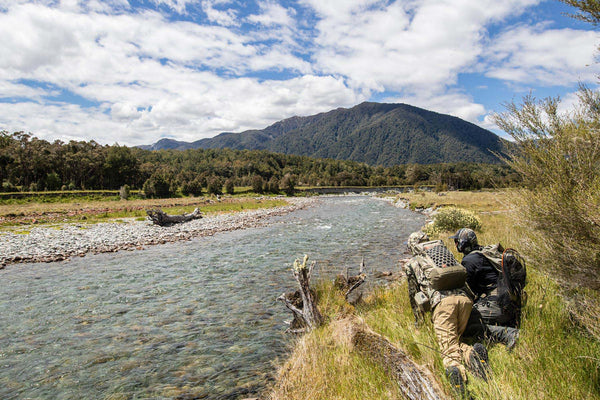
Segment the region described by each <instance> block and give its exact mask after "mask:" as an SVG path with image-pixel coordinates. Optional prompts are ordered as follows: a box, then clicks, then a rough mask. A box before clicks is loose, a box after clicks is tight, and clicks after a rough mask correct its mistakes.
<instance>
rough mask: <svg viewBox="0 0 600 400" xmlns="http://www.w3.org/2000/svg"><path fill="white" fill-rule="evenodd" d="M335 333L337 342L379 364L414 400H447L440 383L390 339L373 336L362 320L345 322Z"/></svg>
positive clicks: (340, 323)
mask: <svg viewBox="0 0 600 400" xmlns="http://www.w3.org/2000/svg"><path fill="white" fill-rule="evenodd" d="M337 324H338V326H337V327H335V328H334V329H335V330H336V331H337V333H336V334H335V335H334V337H336V338H337V340H343V341H345V342H346V343H345V344H346V345H348V346H350V349H351V350H353V351H358V352H359V353H361V354H362V355H363V356H365V357H367V358H369V359H370V360H371V361H373V362H375V363H376V364H379V365H381V366H382V367H383V368H384V370H385V371H386V373H388V374H389V375H390V376H392V377H393V378H394V379H395V380H396V381H397V383H398V387H399V388H400V390H401V391H402V393H403V394H404V396H406V398H408V399H411V400H441V399H446V396H445V395H444V393H443V391H442V390H441V389H440V387H439V385H438V383H437V381H436V380H435V379H434V378H433V376H432V375H431V373H430V372H429V371H427V370H426V369H424V368H422V367H420V366H419V365H417V364H416V363H415V362H414V361H413V360H412V359H411V358H410V357H409V356H408V355H407V354H406V353H405V352H404V351H402V350H400V349H398V348H397V347H395V346H394V345H393V344H392V343H391V342H390V341H389V340H388V339H386V338H385V337H383V336H381V335H379V334H377V333H375V332H373V331H372V330H371V329H370V328H369V327H368V326H366V325H365V324H364V322H362V321H360V320H358V321H357V320H342V321H339V322H337Z"/></svg>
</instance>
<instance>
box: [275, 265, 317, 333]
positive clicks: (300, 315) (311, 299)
mask: <svg viewBox="0 0 600 400" xmlns="http://www.w3.org/2000/svg"><path fill="white" fill-rule="evenodd" d="M314 266H315V262H314V261H313V262H311V263H308V256H304V260H303V261H302V262H300V260H296V261H294V268H293V270H294V277H295V278H296V281H297V282H298V285H299V286H300V289H299V290H297V291H295V292H290V293H284V294H282V295H281V296H279V297H278V298H277V300H280V301H282V302H283V303H284V304H285V306H286V307H287V308H288V309H289V310H290V311H291V312H292V314H293V315H294V319H293V320H292V321H291V323H290V327H289V328H288V330H287V331H288V332H291V333H304V332H307V331H310V330H312V329H314V328H316V327H318V326H319V325H321V324H322V323H323V317H322V316H321V313H320V312H319V309H318V308H317V298H316V294H315V292H314V291H313V290H312V289H311V288H310V276H311V274H312V270H313V268H314Z"/></svg>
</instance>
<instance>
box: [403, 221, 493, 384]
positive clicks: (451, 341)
mask: <svg viewBox="0 0 600 400" xmlns="http://www.w3.org/2000/svg"><path fill="white" fill-rule="evenodd" d="M427 240H428V238H427V235H425V234H424V233H422V232H415V233H412V234H411V235H410V237H409V239H408V248H409V250H410V252H411V253H412V255H413V257H412V258H411V259H410V260H409V261H408V262H407V263H406V264H405V265H404V270H405V272H406V275H407V277H408V286H409V296H410V300H411V305H412V307H413V312H414V313H415V318H416V319H417V322H419V321H422V319H423V315H424V313H425V312H426V311H430V310H431V312H432V313H431V319H432V322H433V327H434V330H435V334H436V338H437V341H438V345H439V347H440V352H441V353H442V354H443V363H444V367H445V369H446V375H447V376H448V378H449V380H450V382H451V383H452V384H453V385H455V386H456V387H457V388H459V390H461V391H463V390H464V382H465V380H466V371H465V367H464V365H467V366H468V367H469V369H470V370H471V371H472V372H473V373H474V374H475V375H477V376H480V377H483V378H485V377H486V376H487V350H486V349H485V347H484V346H483V345H482V344H481V343H476V344H475V345H474V346H473V347H471V346H469V345H467V344H466V343H462V342H461V341H460V338H461V335H462V334H463V332H464V331H465V329H466V327H467V323H468V321H469V316H470V314H471V309H472V307H473V301H472V300H471V297H470V291H469V289H468V288H467V287H465V285H464V282H465V278H466V271H464V268H463V267H462V266H460V264H458V262H457V261H456V259H454V256H453V255H452V253H450V251H448V249H447V248H446V247H445V246H444V244H443V242H442V241H440V240H438V241H432V242H427ZM436 261H437V262H436ZM436 264H440V266H439V267H438V266H437V265H436ZM442 266H444V267H447V270H446V271H444V272H450V270H451V269H453V271H455V272H454V275H453V276H451V277H450V279H449V280H446V281H445V282H441V279H440V275H439V273H440V272H441V271H442V270H443V269H444V268H441V267H442ZM446 276H447V275H446Z"/></svg>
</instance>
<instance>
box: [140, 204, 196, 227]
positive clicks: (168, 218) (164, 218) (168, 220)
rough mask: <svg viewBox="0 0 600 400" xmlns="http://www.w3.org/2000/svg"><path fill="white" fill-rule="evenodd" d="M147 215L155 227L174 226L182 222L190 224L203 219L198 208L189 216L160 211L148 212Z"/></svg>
mask: <svg viewBox="0 0 600 400" xmlns="http://www.w3.org/2000/svg"><path fill="white" fill-rule="evenodd" d="M146 214H148V217H149V218H150V219H151V220H152V222H153V223H154V224H155V225H159V226H170V225H173V224H179V223H182V222H188V221H192V220H194V219H200V218H202V213H201V212H200V209H198V208H196V209H195V210H194V211H193V212H191V213H189V214H181V215H169V214H167V213H165V212H164V211H163V210H160V209H156V210H146Z"/></svg>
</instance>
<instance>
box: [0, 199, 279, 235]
mask: <svg viewBox="0 0 600 400" xmlns="http://www.w3.org/2000/svg"><path fill="white" fill-rule="evenodd" d="M287 204H288V203H287V202H286V201H285V200H284V199H281V198H271V197H259V198H257V197H239V196H236V197H224V198H223V199H222V200H221V201H216V200H214V199H212V198H209V197H186V198H173V199H144V200H141V199H138V200H119V201H111V200H108V201H107V200H106V199H103V200H102V201H86V200H85V199H81V198H78V199H77V202H68V203H66V202H65V203H27V204H23V205H14V204H13V205H0V227H1V228H3V229H12V228H13V227H15V226H22V225H29V224H32V223H34V221H35V223H36V224H49V223H99V222H110V221H115V220H120V219H129V218H132V219H134V220H138V221H139V220H144V219H146V210H148V209H155V208H160V209H162V210H163V211H165V212H166V213H168V214H182V213H189V212H192V211H193V210H194V209H195V208H196V207H198V208H200V211H202V213H204V214H206V215H210V214H214V213H221V212H238V211H243V210H253V209H259V208H271V207H277V206H283V205H287Z"/></svg>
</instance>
